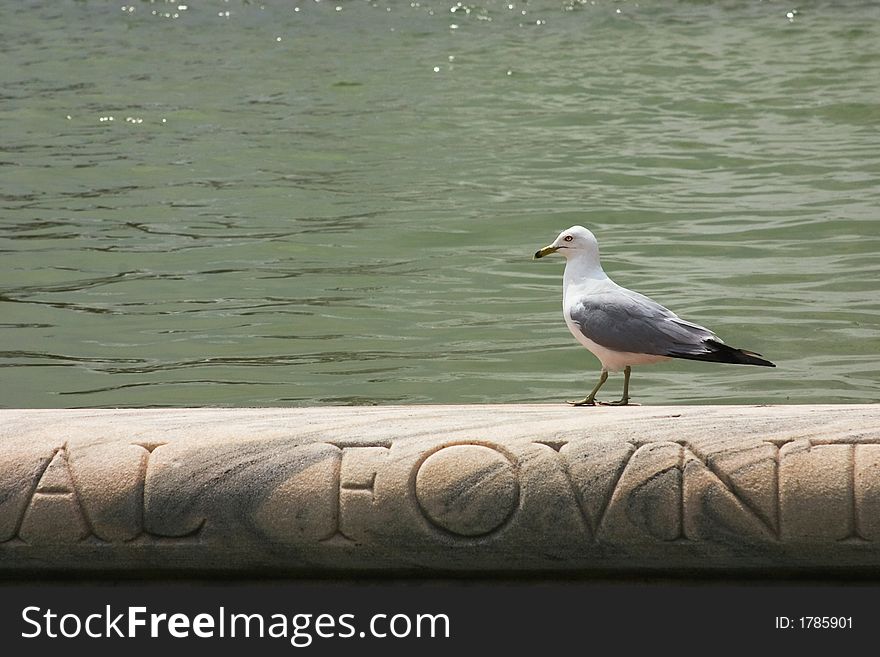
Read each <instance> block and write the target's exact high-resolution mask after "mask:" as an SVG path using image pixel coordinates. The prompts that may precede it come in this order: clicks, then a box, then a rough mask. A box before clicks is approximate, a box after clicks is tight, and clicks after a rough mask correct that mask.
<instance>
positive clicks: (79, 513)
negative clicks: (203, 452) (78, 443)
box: [0, 443, 204, 545]
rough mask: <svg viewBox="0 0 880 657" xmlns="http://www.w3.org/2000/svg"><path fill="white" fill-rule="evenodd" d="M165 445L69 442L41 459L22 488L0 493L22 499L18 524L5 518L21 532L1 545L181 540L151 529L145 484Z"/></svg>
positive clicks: (2, 539)
mask: <svg viewBox="0 0 880 657" xmlns="http://www.w3.org/2000/svg"><path fill="white" fill-rule="evenodd" d="M161 444H162V443H150V444H137V443H132V444H119V443H110V444H100V443H98V444H95V445H88V446H85V447H82V448H80V449H76V450H70V449H68V446H67V444H65V445H63V446H62V447H60V448H59V449H56V450H55V451H54V452H53V454H52V456H51V457H48V458H41V459H40V461H42V462H44V465H43V466H42V467H40V468H37V469H36V470H33V471H31V472H29V473H27V475H26V476H25V477H22V478H20V479H18V481H17V482H16V483H17V484H18V486H16V488H17V490H11V491H0V494H3V493H5V494H6V495H9V496H10V497H13V498H15V497H18V498H21V500H22V504H21V505H20V508H19V511H18V513H19V516H18V518H17V519H15V518H13V519H12V520H13V521H14V522H13V523H9V520H8V519H7V518H4V521H5V522H6V523H8V524H14V525H15V529H14V530H13V531H12V532H9V533H7V534H6V535H5V536H2V537H0V545H2V543H3V542H15V541H19V542H24V543H27V544H32V545H62V544H71V543H78V542H81V541H84V540H87V539H88V540H92V541H97V542H99V543H101V542H107V543H124V542H130V541H133V540H135V539H146V540H153V539H163V538H179V537H180V536H181V535H173V534H172V535H162V534H161V533H151V532H150V531H149V527H148V526H147V525H148V524H149V520H148V516H149V513H148V512H147V511H146V510H145V496H144V490H145V482H146V481H147V479H148V476H149V462H150V458H151V455H152V452H153V451H154V450H155V449H156V448H157V447H159V446H161ZM28 475H29V476H28ZM7 485H8V484H7ZM203 523H204V519H201V520H200V521H199V523H198V525H197V526H196V527H194V528H192V529H191V530H188V531H187V532H185V533H183V534H182V535H183V536H187V537H191V536H194V535H195V534H196V533H197V532H198V531H199V530H200V529H201V527H202V525H203Z"/></svg>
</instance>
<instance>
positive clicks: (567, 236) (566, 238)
mask: <svg viewBox="0 0 880 657" xmlns="http://www.w3.org/2000/svg"><path fill="white" fill-rule="evenodd" d="M562 239H564V240H565V241H566V242H571V240H572V239H574V238H573V237H572V236H571V235H566V236H565V237H563V238H562Z"/></svg>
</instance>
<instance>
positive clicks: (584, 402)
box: [568, 370, 608, 406]
mask: <svg viewBox="0 0 880 657" xmlns="http://www.w3.org/2000/svg"><path fill="white" fill-rule="evenodd" d="M607 380H608V372H607V371H605V370H602V375H601V376H600V377H599V383H597V384H596V387H595V388H593V389H592V390H591V391H590V394H589V395H587V396H586V397H584V398H583V399H581V400H580V401H570V402H568V403H569V404H571V405H572V406H595V405H596V393H597V392H599V388H601V387H602V384H603V383H605V382H606V381H607Z"/></svg>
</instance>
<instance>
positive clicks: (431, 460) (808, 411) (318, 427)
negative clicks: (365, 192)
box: [0, 405, 880, 577]
mask: <svg viewBox="0 0 880 657" xmlns="http://www.w3.org/2000/svg"><path fill="white" fill-rule="evenodd" d="M831 570H833V571H835V572H851V573H852V572H873V573H880V405H828V406H760V407H743V406H676V407H633V408H603V407H597V408H568V407H565V406H561V405H497V406H404V407H324V408H304V409H171V410H5V411H0V575H2V576H6V577H9V576H16V574H21V573H25V572H29V573H33V572H36V573H50V572H51V573H74V574H75V573H77V572H80V573H85V572H91V573H95V572H97V573H104V574H108V575H114V574H117V575H124V574H134V575H138V576H140V575H150V574H156V573H175V572H179V573H182V574H189V575H198V573H200V572H216V571H222V572H230V573H233V572H239V573H240V572H246V573H248V572H250V573H261V574H270V575H273V574H274V575H298V576H315V575H319V576H320V575H322V574H327V573H331V572H332V573H337V574H338V573H340V572H341V573H343V574H349V575H354V574H361V573H366V572H369V573H374V574H375V573H377V572H378V573H383V572H384V573H388V574H392V573H393V574H399V573H411V574H419V575H423V576H434V575H437V574H440V573H447V574H449V573H486V574H505V573H506V574H510V575H515V574H517V573H519V572H525V571H528V572H531V573H536V572H537V573H546V574H553V573H556V574H562V573H565V574H580V575H602V574H608V573H614V574H621V573H623V574H626V573H660V574H662V573H667V572H677V571H685V572H688V573H690V574H697V575H699V574H706V573H724V572H728V571H729V572H734V571H735V572H738V573H757V572H765V571H766V572H770V573H773V572H782V571H784V572H795V573H809V572H820V571H821V572H827V571H831Z"/></svg>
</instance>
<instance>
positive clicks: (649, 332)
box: [535, 226, 776, 406]
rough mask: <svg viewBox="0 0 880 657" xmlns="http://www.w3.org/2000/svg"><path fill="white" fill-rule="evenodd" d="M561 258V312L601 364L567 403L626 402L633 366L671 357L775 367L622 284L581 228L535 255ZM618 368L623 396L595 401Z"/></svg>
mask: <svg viewBox="0 0 880 657" xmlns="http://www.w3.org/2000/svg"><path fill="white" fill-rule="evenodd" d="M557 252H558V253H560V254H561V255H563V256H565V260H566V263H565V273H564V274H563V277H562V316H563V317H564V318H565V323H566V325H567V326H568V330H569V331H571V334H572V335H573V336H574V337H575V339H576V340H577V341H578V342H580V343H581V344H582V345H584V346H585V347H586V348H587V349H589V350H590V351H591V352H592V353H593V355H594V356H596V358H598V359H599V362H600V363H601V364H602V374H601V376H600V377H599V383H597V384H596V387H595V388H593V389H592V390H591V391H590V394H589V395H587V396H586V397H584V398H583V399H581V400H580V401H570V402H568V403H569V404H571V405H572V406H595V405H596V404H602V405H607V406H626V405H628V404H629V403H630V401H629V399H630V397H629V377H630V373H631V367H632V366H633V365H647V364H650V363H659V362H661V361H665V360H669V359H670V358H685V359H689V360H706V361H711V362H715V363H734V364H737V365H760V366H762V367H776V365H774V364H773V363H771V362H770V361H769V360H764V359H763V358H762V357H761V354H756V353H754V352H752V351H746V350H745V349H735V348H733V347H729V346H727V345H726V344H724V341H723V340H722V339H721V338H719V337H718V336H717V335H715V333H713V332H712V331H710V330H709V329H707V328H706V327H704V326H700V325H699V324H694V323H693V322H688V321H686V320H683V319H681V318H680V317H679V316H678V315H676V314H675V313H674V312H672V311H671V310H669V309H668V308H665V307H663V306H661V305H660V304H659V303H657V302H656V301H653V300H652V299H649V298H648V297H646V296H645V295H643V294H639V293H638V292H633V291H632V290H628V289H626V288H625V287H621V286H620V285H618V284H617V283H615V282H614V281H612V280H611V279H610V278H608V275H607V274H606V273H605V272H604V271H603V270H602V265H601V264H600V262H599V242H598V241H597V240H596V237H595V236H594V235H593V233H591V232H590V231H589V230H587V229H586V228H584V227H583V226H572V227H571V228H569V229H567V230H564V231H562V232H561V233H559V236H558V237H557V238H556V239H555V240H554V241H553V243H552V244H550V245H549V246H545V247H544V248H543V249H539V250H538V251H537V252H536V253H535V259H538V258H543V257H544V256H547V255H550V254H551V253H557ZM620 370H623V376H624V378H623V397H622V398H621V399H620V400H618V401H613V402H597V401H596V393H597V392H599V388H601V387H602V384H604V383H605V381H607V380H608V372H609V371H611V372H619V371H620Z"/></svg>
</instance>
